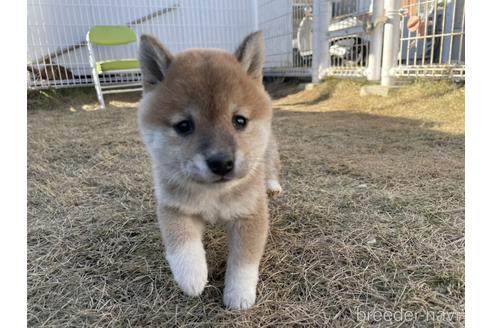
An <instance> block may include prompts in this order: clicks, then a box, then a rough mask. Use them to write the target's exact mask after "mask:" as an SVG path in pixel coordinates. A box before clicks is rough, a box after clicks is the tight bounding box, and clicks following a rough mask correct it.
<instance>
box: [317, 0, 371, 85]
mask: <svg viewBox="0 0 492 328" xmlns="http://www.w3.org/2000/svg"><path fill="white" fill-rule="evenodd" d="M331 12H332V17H331V23H330V25H329V27H328V41H327V42H328V43H329V48H328V49H329V50H328V51H329V58H330V68H329V69H328V71H327V72H326V74H327V75H329V76H349V77H350V76H365V74H366V68H367V64H368V62H369V60H368V58H369V47H370V40H371V34H370V29H369V26H370V24H371V19H372V0H335V1H332V10H331Z"/></svg>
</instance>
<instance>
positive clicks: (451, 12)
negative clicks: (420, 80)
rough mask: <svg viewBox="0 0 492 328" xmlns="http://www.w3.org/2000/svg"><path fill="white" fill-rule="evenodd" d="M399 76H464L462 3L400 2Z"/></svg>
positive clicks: (454, 0)
mask: <svg viewBox="0 0 492 328" xmlns="http://www.w3.org/2000/svg"><path fill="white" fill-rule="evenodd" d="M401 13H402V20H401V26H400V31H401V37H400V53H399V57H398V62H399V65H398V66H397V67H396V69H395V75H396V76H399V77H405V76H407V77H408V76H410V77H419V76H421V77H450V78H464V76H465V0H402V1H401Z"/></svg>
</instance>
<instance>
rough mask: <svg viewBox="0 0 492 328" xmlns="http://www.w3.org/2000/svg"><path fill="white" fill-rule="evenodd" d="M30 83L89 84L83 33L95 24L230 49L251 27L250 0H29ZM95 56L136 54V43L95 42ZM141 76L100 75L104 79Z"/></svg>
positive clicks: (176, 44) (180, 45)
mask: <svg viewBox="0 0 492 328" xmlns="http://www.w3.org/2000/svg"><path fill="white" fill-rule="evenodd" d="M27 6H28V33H27V42H28V53H27V70H28V87H29V88H44V87H52V86H54V87H70V86H77V85H91V84H92V78H91V70H90V65H89V57H88V52H87V46H86V42H85V39H86V33H87V31H88V30H89V28H90V27H92V26H94V25H127V26H130V27H131V28H132V29H133V30H134V31H135V32H136V34H137V35H141V34H143V33H149V34H152V35H155V36H156V37H158V38H159V39H160V40H162V41H163V42H164V43H165V45H166V46H167V47H168V48H169V49H170V50H171V51H174V52H175V51H180V50H183V49H186V48H195V47H212V48H223V49H226V50H228V51H233V50H234V49H235V47H237V46H238V45H239V43H240V42H241V40H242V38H244V36H245V35H247V34H248V33H250V32H252V31H253V30H254V29H255V26H254V19H253V17H254V11H255V10H256V8H254V6H253V3H252V2H249V1H242V0H211V1H210V0H208V1H202V0H147V1H130V0H91V1H82V0H28V2H27ZM96 48H97V49H96V57H97V58H98V60H105V59H114V58H134V57H135V56H136V51H137V45H136V44H131V45H128V46H116V47H96ZM122 79H124V80H132V79H134V80H136V81H138V80H139V79H140V77H139V74H138V73H137V74H130V75H128V74H126V75H114V74H113V75H107V74H106V75H104V76H103V77H102V78H101V82H102V83H103V84H107V83H113V82H118V81H121V80H122Z"/></svg>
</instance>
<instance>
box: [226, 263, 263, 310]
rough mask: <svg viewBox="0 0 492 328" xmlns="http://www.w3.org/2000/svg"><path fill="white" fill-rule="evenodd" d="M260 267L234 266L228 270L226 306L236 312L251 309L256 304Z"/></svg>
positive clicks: (251, 265)
mask: <svg viewBox="0 0 492 328" xmlns="http://www.w3.org/2000/svg"><path fill="white" fill-rule="evenodd" d="M257 282H258V265H253V264H247V265H244V264H243V265H239V264H233V265H231V266H229V267H228V268H227V273H226V280H225V288H224V304H225V306H226V307H228V308H230V309H235V310H239V309H241V310H245V309H249V308H250V307H251V306H253V305H254V304H255V300H256V283H257Z"/></svg>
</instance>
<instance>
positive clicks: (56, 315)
mask: <svg viewBox="0 0 492 328" xmlns="http://www.w3.org/2000/svg"><path fill="white" fill-rule="evenodd" d="M360 86H361V83H358V82H351V81H336V80H329V81H326V82H325V83H323V84H322V85H321V86H318V87H316V88H315V89H314V90H310V91H302V92H297V93H296V92H295V91H294V88H293V85H292V84H288V83H283V84H271V85H269V90H272V92H273V93H274V94H275V95H276V96H277V97H278V98H277V99H276V100H275V101H274V107H275V109H276V111H275V123H274V129H275V132H276V134H277V136H278V140H279V143H280V149H281V158H282V162H283V171H282V184H283V187H284V190H285V193H284V194H283V196H282V197H280V198H278V199H275V200H273V201H271V204H270V209H271V231H270V234H269V238H268V245H267V250H266V253H265V256H264V258H263V261H262V264H261V274H260V281H259V284H258V298H257V304H256V305H255V306H254V308H252V309H251V310H249V311H244V312H238V311H228V310H225V309H224V308H223V306H222V289H223V280H224V269H225V258H226V251H227V250H226V248H225V235H224V233H223V231H222V228H221V227H220V226H212V227H210V228H209V229H208V231H207V233H206V235H205V244H206V249H207V260H208V263H209V285H208V287H207V288H206V289H205V292H204V294H203V295H202V296H201V297H199V298H195V299H191V298H188V297H186V296H184V295H183V293H182V292H181V291H180V290H178V288H177V287H176V285H175V284H174V282H173V280H172V278H171V273H170V270H169V267H168V265H167V264H166V262H165V261H164V257H163V247H162V245H161V240H160V236H159V231H158V227H157V223H156V219H155V214H154V199H153V191H152V184H151V176H150V169H149V161H148V159H147V157H146V154H145V152H144V149H143V145H142V143H141V141H140V138H139V135H138V132H137V125H136V107H137V101H138V95H135V94H134V95H116V96H113V97H108V103H109V104H110V107H109V108H108V109H107V110H95V109H96V107H97V106H96V97H95V94H94V92H93V89H87V90H85V91H77V92H73V91H58V92H56V93H53V92H50V93H48V94H46V95H47V96H49V98H48V97H45V96H40V95H34V96H33V95H30V96H29V106H28V107H29V109H28V236H27V242H28V326H30V327H38V326H43V327H88V326H90V327H130V326H132V327H144V326H154V327H172V326H187V327H191V326H213V327H232V326H237V327H243V326H244V327H259V326H262V327H266V326H272V327H278V326H328V327H366V326H377V325H381V326H398V325H399V324H402V322H401V321H399V319H401V316H399V313H400V314H401V313H410V314H407V316H412V317H411V320H410V321H408V322H404V323H403V325H402V326H403V327H407V326H412V325H415V326H419V327H420V326H429V327H433V326H444V327H447V326H453V327H454V326H462V325H463V324H464V317H463V311H464V290H465V286H464V243H465V241H464V89H463V88H456V87H454V86H453V85H450V84H448V83H444V82H433V83H430V82H427V83H416V84H412V85H408V86H405V87H403V88H402V89H400V90H399V91H398V92H396V94H395V95H394V96H393V97H390V98H380V97H376V96H369V97H364V98H362V97H360V96H359V95H358V92H359V89H360ZM285 94H288V95H287V96H285ZM385 310H386V311H389V312H388V313H392V315H391V317H390V318H389V321H388V320H387V321H380V320H379V319H378V318H375V317H374V316H371V317H370V315H369V314H373V315H375V316H377V315H378V312H377V311H385ZM405 311H407V312H405ZM407 318H408V317H407ZM391 320H392V321H391Z"/></svg>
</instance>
